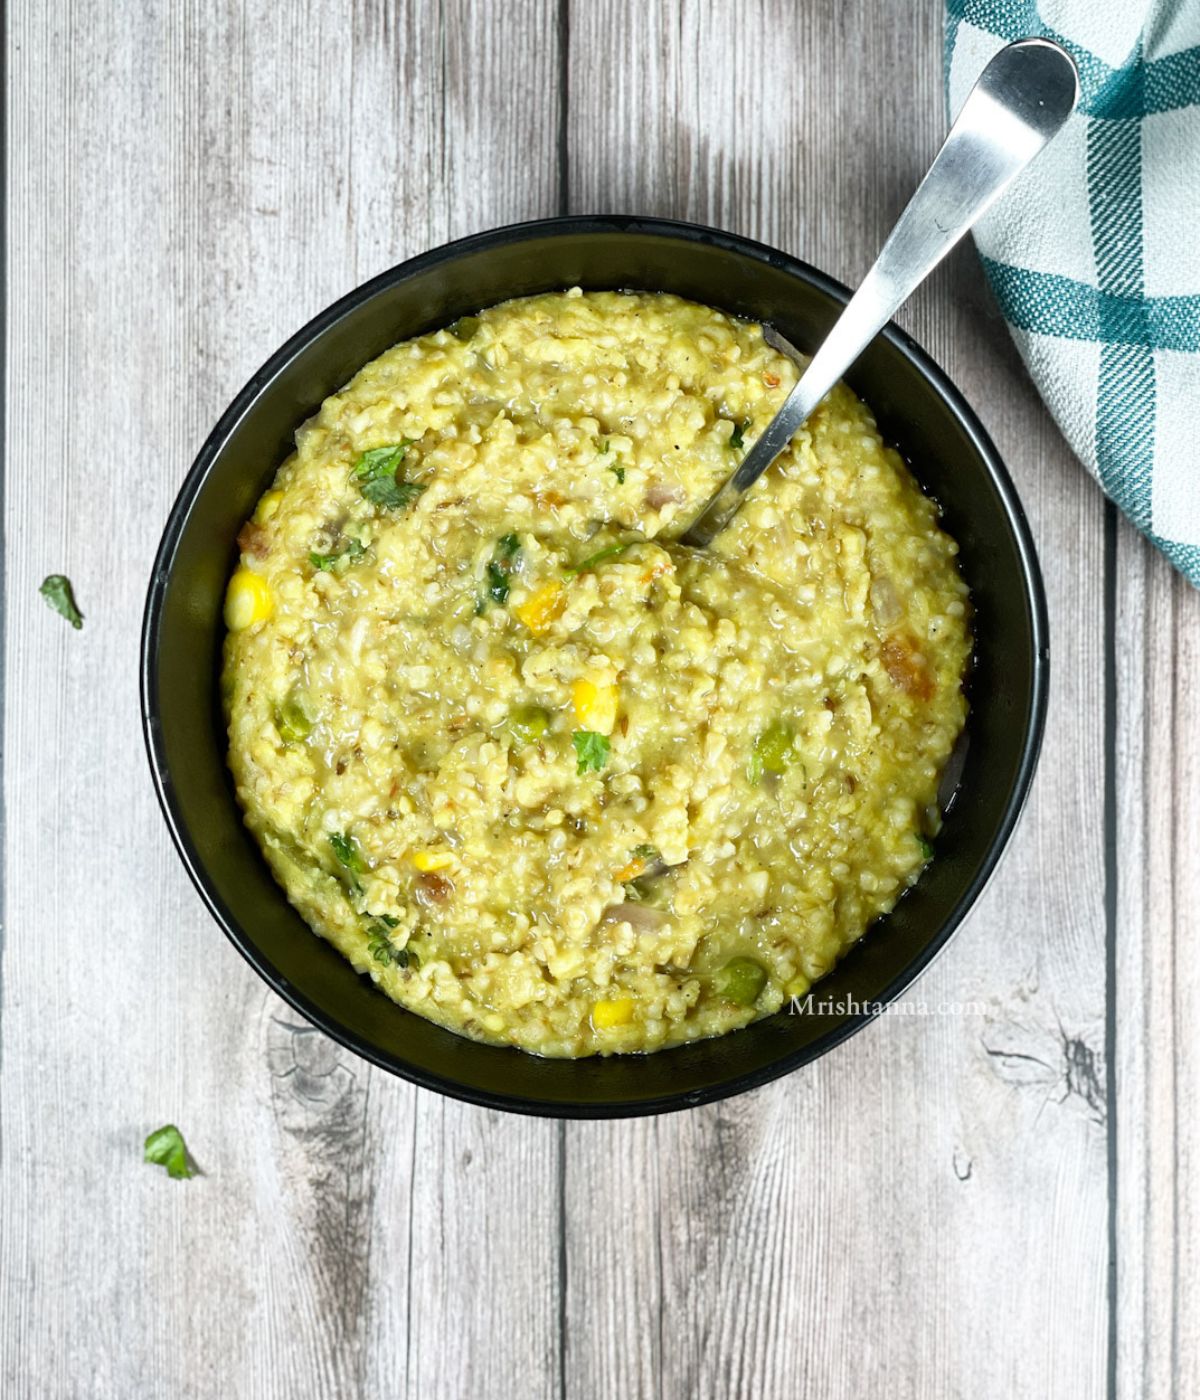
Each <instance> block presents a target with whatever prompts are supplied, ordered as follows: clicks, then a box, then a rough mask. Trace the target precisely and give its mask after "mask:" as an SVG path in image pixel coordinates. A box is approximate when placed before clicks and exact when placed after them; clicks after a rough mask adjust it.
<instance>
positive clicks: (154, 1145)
mask: <svg viewBox="0 0 1200 1400" xmlns="http://www.w3.org/2000/svg"><path fill="white" fill-rule="evenodd" d="M142 1160H143V1161H146V1162H151V1163H153V1165H154V1166H156V1167H165V1168H166V1169H167V1175H168V1176H169V1177H171V1178H172V1180H174V1181H182V1180H184V1179H186V1178H187V1177H189V1176H195V1175H196V1169H195V1168H194V1167H193V1166H192V1164H191V1162H190V1161H189V1160H188V1150H187V1146H186V1144H185V1143H184V1141H183V1134H182V1133H181V1132H180V1131H179V1129H178V1128H177V1127H176V1126H175V1125H174V1123H168V1124H167V1125H166V1126H165V1127H162V1128H155V1130H154V1131H153V1132H152V1133H151V1134H150V1136H149V1137H148V1138H147V1139H146V1143H145V1156H144V1157H143V1159H142Z"/></svg>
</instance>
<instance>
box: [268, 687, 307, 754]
mask: <svg viewBox="0 0 1200 1400" xmlns="http://www.w3.org/2000/svg"><path fill="white" fill-rule="evenodd" d="M315 719H316V715H315V714H314V713H313V708H312V701H311V700H310V699H309V698H308V696H307V695H306V694H305V692H304V691H303V690H301V689H300V687H299V686H295V685H294V686H292V688H291V690H289V691H288V693H287V694H286V695H285V696H284V697H283V699H282V700H281V701H280V703H279V704H278V706H276V709H275V728H276V729H278V730H279V737H280V738H281V739H282V740H283V742H284V743H285V744H298V743H299V742H300V741H301V740H302V739H307V738H308V736H309V735H310V734H311V733H312V727H313V722H314V721H315Z"/></svg>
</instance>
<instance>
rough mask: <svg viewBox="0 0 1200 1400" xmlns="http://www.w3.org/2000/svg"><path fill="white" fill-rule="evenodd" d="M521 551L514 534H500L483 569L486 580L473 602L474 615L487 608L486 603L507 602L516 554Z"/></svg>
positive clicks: (515, 563) (500, 604) (519, 543)
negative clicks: (478, 595) (481, 590)
mask: <svg viewBox="0 0 1200 1400" xmlns="http://www.w3.org/2000/svg"><path fill="white" fill-rule="evenodd" d="M520 552H521V541H520V540H519V539H518V537H517V536H516V535H501V537H500V538H499V539H498V540H497V541H496V547H495V549H493V550H492V557H491V559H490V560H488V563H487V567H486V569H485V570H484V573H485V575H486V580H485V583H484V590H483V593H482V594H481V595H480V597H479V598H477V599H476V602H475V615H476V617H478V616H479V615H480V613H482V612H484V611H485V610H486V609H487V605H488V603H496V604H498V605H499V606H501V607H503V606H504V604H505V603H507V602H508V593H509V588H510V586H511V585H510V579H511V576H512V575H513V574H514V573H515V572H516V568H517V555H518V554H520Z"/></svg>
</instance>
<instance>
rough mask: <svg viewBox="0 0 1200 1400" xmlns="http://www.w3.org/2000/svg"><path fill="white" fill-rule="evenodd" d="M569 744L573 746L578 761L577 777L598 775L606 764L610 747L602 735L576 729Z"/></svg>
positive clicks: (588, 730)
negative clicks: (587, 774)
mask: <svg viewBox="0 0 1200 1400" xmlns="http://www.w3.org/2000/svg"><path fill="white" fill-rule="evenodd" d="M571 742H572V743H573V744H574V745H575V757H576V759H577V760H578V767H577V769H576V772H577V773H578V774H579V775H581V776H582V774H584V773H599V771H600V770H601V768H603V767H604V765H605V764H606V763H607V762H608V754H609V750H610V749H611V748H612V745H611V744H610V743H609V741H608V740H607V739H606V738H605V737H604V735H603V734H596V733H593V731H592V730H590V729H577V730H576V731H575V733H574V734H572V735H571Z"/></svg>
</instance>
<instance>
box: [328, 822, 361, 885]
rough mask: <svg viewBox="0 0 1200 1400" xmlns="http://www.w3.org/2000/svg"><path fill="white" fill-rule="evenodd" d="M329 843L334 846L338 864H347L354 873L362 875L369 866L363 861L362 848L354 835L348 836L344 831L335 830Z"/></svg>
mask: <svg viewBox="0 0 1200 1400" xmlns="http://www.w3.org/2000/svg"><path fill="white" fill-rule="evenodd" d="M329 844H330V845H331V846H332V847H333V853H334V855H335V856H337V859H338V864H339V865H343V866H345V868H346V869H347V870H348V871H350V873H351V874H352V875H361V874H362V873H363V871H364V870H365V869H366V868H367V867H366V865H365V864H364V862H363V855H362V849H361V848H360V846H359V844H358V842H357V841H356V840H355V839H354V837H353V836H347V835H346V833H345V832H343V831H335V832H333V834H332V835H331V836H330V838H329Z"/></svg>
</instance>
